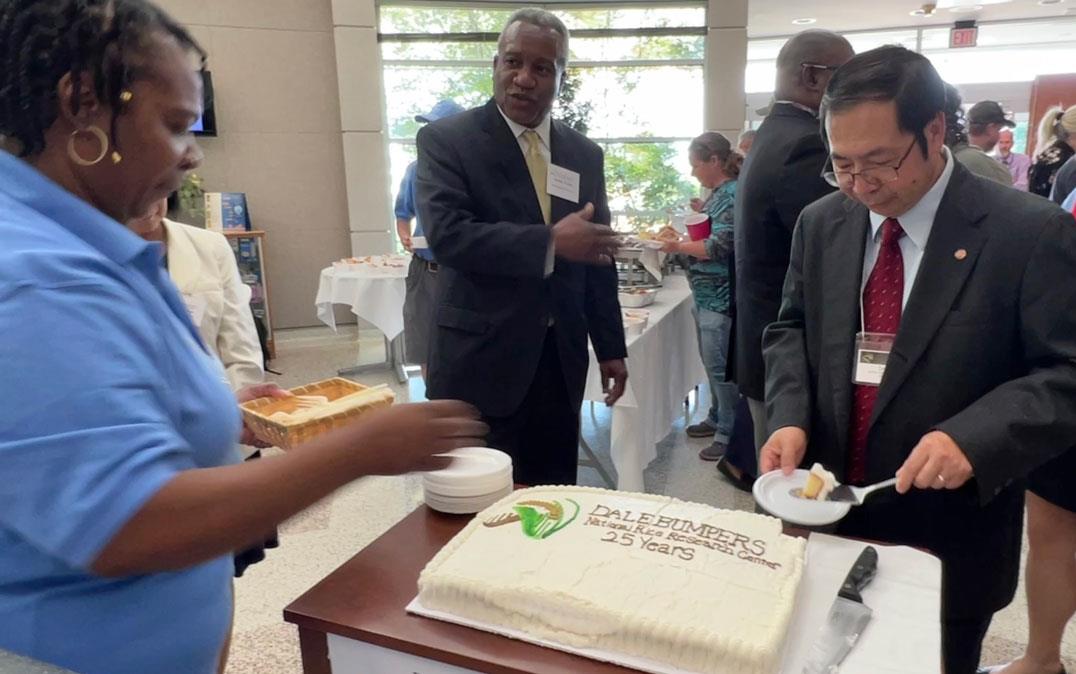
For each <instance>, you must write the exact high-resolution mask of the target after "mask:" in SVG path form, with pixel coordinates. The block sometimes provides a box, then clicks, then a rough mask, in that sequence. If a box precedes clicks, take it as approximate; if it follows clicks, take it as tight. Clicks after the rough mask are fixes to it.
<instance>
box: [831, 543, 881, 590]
mask: <svg viewBox="0 0 1076 674" xmlns="http://www.w3.org/2000/svg"><path fill="white" fill-rule="evenodd" d="M877 572H878V551H877V550H875V549H874V547H872V546H870V545H868V546H867V547H865V548H863V552H861V553H859V558H858V559H856V563H855V564H853V565H852V570H851V571H849V572H848V575H847V576H845V578H844V583H842V584H841V589H840V591H839V592H838V593H837V595H838V596H840V597H844V598H845V599H850V600H852V601H858V602H862V601H863V597H862V596H860V594H859V593H860V592H862V591H863V588H865V587H867V585H868V584H870V582H871V580H873V579H874V574H875V573H877Z"/></svg>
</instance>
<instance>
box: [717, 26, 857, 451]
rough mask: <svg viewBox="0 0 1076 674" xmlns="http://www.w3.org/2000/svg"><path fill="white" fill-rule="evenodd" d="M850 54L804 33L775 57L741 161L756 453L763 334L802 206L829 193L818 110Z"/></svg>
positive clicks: (742, 260) (820, 34) (740, 306)
mask: <svg viewBox="0 0 1076 674" xmlns="http://www.w3.org/2000/svg"><path fill="white" fill-rule="evenodd" d="M853 54H854V52H853V51H852V46H851V45H850V44H848V41H847V40H845V39H844V38H843V37H841V36H840V35H837V34H836V33H831V32H829V31H825V30H807V31H803V32H802V33H799V34H798V35H796V36H794V37H792V38H791V39H790V40H789V41H788V42H786V43H785V45H784V46H783V47H782V48H781V52H780V53H779V54H778V55H777V82H776V91H775V94H774V95H775V98H776V100H775V101H774V103H773V106H772V108H771V110H770V113H769V115H767V116H766V119H765V120H764V121H763V122H762V126H761V127H759V129H758V134H757V135H756V136H755V141H754V144H753V145H752V146H751V153H750V154H748V155H747V160H746V161H745V162H744V165H743V170H742V171H741V172H740V181H739V185H738V187H737V195H736V213H735V218H734V219H735V222H736V243H735V256H736V276H735V287H736V317H735V321H736V331H735V342H734V346H735V348H734V349H733V351H734V354H735V358H736V363H735V377H734V378H735V380H736V383H737V385H738V386H739V387H740V393H741V394H742V395H743V396H744V397H745V398H747V401H748V405H749V406H750V408H751V416H752V419H753V421H754V424H755V449H756V451H757V450H758V449H759V448H760V447H762V443H763V442H765V441H766V418H765V410H764V409H763V404H762V400H763V395H764V383H765V366H764V365H763V363H762V331H763V330H765V329H766V326H767V325H769V324H770V323H772V322H773V321H775V320H777V310H778V308H779V307H780V305H781V285H782V284H783V283H784V280H785V272H786V271H787V270H788V254H789V248H790V245H791V243H792V228H793V227H795V225H796V218H798V217H799V215H800V211H801V210H803V207H804V206H806V205H807V204H809V203H811V202H812V201H814V200H815V199H818V198H819V197H822V196H825V195H826V194H829V193H830V192H832V191H833V187H831V186H830V185H827V184H826V182H825V181H824V180H822V178H821V176H820V173H821V172H822V167H823V165H824V164H825V163H826V149H825V147H823V145H822V137H821V134H820V133H819V128H818V106H819V104H820V103H821V101H822V94H823V92H825V90H826V84H828V83H829V78H830V76H831V75H832V74H833V71H834V70H835V69H836V68H837V66H839V65H841V64H842V63H844V62H845V61H847V60H848V59H850V58H852V55H853Z"/></svg>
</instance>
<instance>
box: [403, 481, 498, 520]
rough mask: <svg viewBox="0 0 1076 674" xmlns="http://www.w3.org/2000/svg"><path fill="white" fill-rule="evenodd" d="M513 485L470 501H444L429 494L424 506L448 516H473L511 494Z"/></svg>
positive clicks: (435, 495) (442, 498)
mask: <svg viewBox="0 0 1076 674" xmlns="http://www.w3.org/2000/svg"><path fill="white" fill-rule="evenodd" d="M512 488H513V485H511V484H509V485H508V486H507V487H505V488H504V489H503V490H501V491H500V492H498V493H494V494H487V495H486V496H480V497H475V498H471V499H454V498H453V499H446V498H444V497H439V496H438V495H437V494H432V493H430V492H426V493H425V498H424V500H425V502H426V505H427V506H429V507H430V508H433V509H434V510H436V511H438V512H442V513H448V514H450V515H473V514H474V513H477V512H481V511H483V510H485V509H486V508H488V507H490V506H491V505H493V504H494V503H496V502H497V501H500V500H501V499H503V498H504V497H505V496H508V495H509V494H511V493H512Z"/></svg>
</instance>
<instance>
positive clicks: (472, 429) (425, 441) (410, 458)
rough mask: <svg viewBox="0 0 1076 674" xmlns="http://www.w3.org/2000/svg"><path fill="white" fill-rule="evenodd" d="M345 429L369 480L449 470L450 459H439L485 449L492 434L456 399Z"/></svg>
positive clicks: (387, 413)
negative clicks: (465, 450)
mask: <svg viewBox="0 0 1076 674" xmlns="http://www.w3.org/2000/svg"><path fill="white" fill-rule="evenodd" d="M341 430H342V432H345V433H348V434H350V444H352V446H353V447H354V448H355V451H356V452H357V453H358V454H359V455H360V461H359V463H360V464H361V465H360V467H359V471H358V472H359V473H360V474H365V475H399V474H401V473H409V472H412V471H427V470H439V469H441V468H446V467H448V465H449V464H450V463H452V460H451V459H450V458H448V457H445V456H436V455H437V454H443V453H445V452H449V451H452V450H453V449H459V448H461V447H476V446H484V445H485V444H486V435H487V434H489V426H487V425H486V424H484V423H483V422H482V421H481V415H480V414H479V412H478V409H477V408H475V407H474V406H472V405H469V404H467V403H465V402H460V401H458V400H435V401H432V402H428V403H412V404H406V405H393V406H392V407H388V408H386V409H383V410H379V411H377V412H371V413H369V414H367V415H364V416H363V417H362V418H361V419H358V420H357V421H356V422H355V423H353V424H351V425H349V426H347V427H345V428H343V429H341Z"/></svg>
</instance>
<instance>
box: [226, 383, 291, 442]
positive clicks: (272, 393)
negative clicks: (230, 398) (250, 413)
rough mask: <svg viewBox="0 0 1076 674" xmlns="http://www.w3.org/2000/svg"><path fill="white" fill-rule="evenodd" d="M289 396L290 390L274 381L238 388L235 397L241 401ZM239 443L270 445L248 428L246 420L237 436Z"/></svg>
mask: <svg viewBox="0 0 1076 674" xmlns="http://www.w3.org/2000/svg"><path fill="white" fill-rule="evenodd" d="M265 397H270V398H290V397H291V391H287V390H285V389H282V388H280V387H279V386H277V385H276V384H274V383H271V382H267V383H264V384H253V385H251V386H247V387H245V388H241V389H239V390H238V391H237V392H236V394H235V398H236V400H238V401H239V402H241V403H246V402H250V401H251V400H257V399H258V398H265ZM239 443H240V444H243V445H249V446H251V447H257V448H258V449H265V448H266V447H272V445H270V444H269V443H267V442H264V441H262V440H259V439H258V438H257V437H256V436H255V435H254V431H252V430H250V427H249V426H247V422H246V420H244V421H243V432H242V433H241V434H240V436H239Z"/></svg>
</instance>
